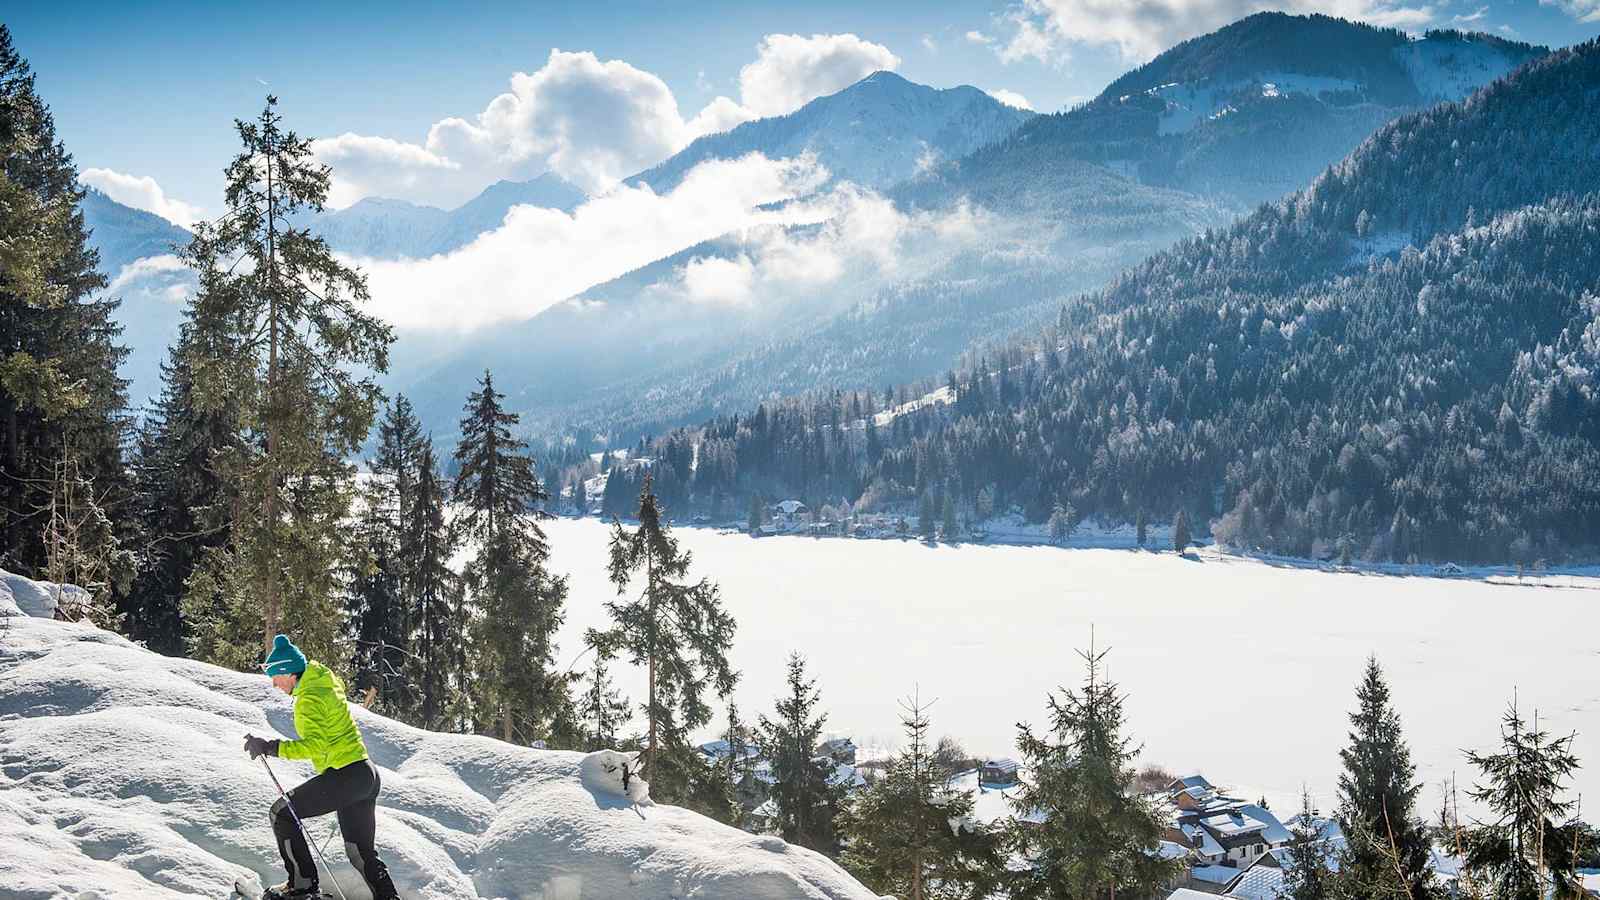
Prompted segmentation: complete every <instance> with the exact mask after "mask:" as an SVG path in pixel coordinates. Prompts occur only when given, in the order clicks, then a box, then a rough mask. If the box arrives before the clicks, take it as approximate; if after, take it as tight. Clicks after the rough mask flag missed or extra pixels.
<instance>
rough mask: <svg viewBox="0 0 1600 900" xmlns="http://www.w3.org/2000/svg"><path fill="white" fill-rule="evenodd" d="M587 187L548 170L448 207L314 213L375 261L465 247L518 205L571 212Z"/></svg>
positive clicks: (344, 248)
mask: <svg viewBox="0 0 1600 900" xmlns="http://www.w3.org/2000/svg"><path fill="white" fill-rule="evenodd" d="M583 200H584V194H583V191H581V190H579V189H578V188H576V187H575V186H573V185H572V184H570V183H568V182H566V181H564V180H562V179H561V178H560V177H559V176H556V175H552V174H549V173H546V174H544V175H540V176H539V177H538V178H534V179H532V180H530V181H497V182H495V183H494V184H491V185H489V186H488V187H486V188H484V189H483V191H482V192H481V193H479V194H478V196H476V197H474V198H472V199H471V200H468V201H467V202H466V203H463V204H462V205H460V206H458V207H456V208H455V209H452V210H449V211H445V210H442V209H438V208H435V207H432V206H420V205H418V204H415V203H408V202H406V201H404V200H389V199H386V198H383V197H367V198H365V199H363V200H360V201H358V202H356V203H354V204H352V205H350V206H348V207H346V208H344V209H341V210H338V211H336V212H329V213H324V214H322V215H319V216H314V217H308V218H307V220H306V223H305V224H309V225H310V226H311V227H312V228H313V229H314V230H315V231H316V232H317V233H318V234H320V235H322V236H323V238H324V239H325V240H327V242H328V246H330V247H332V248H333V249H335V250H338V251H340V252H343V253H348V254H351V255H353V256H363V257H368V258H371V259H399V258H401V257H409V258H413V259H415V258H420V257H426V256H432V255H434V254H436V253H449V252H450V251H452V250H457V249H460V248H461V247H465V246H466V245H467V244H470V243H472V241H473V240H475V239H476V238H477V237H478V236H479V235H481V234H483V233H484V232H486V231H493V230H494V229H496V228H499V227H500V225H501V224H502V223H504V222H505V219H506V214H507V213H509V212H510V211H511V209H512V207H516V206H538V207H543V208H546V209H559V210H561V211H563V212H571V211H572V210H574V209H576V208H577V207H578V205H579V204H580V203H582V202H583Z"/></svg>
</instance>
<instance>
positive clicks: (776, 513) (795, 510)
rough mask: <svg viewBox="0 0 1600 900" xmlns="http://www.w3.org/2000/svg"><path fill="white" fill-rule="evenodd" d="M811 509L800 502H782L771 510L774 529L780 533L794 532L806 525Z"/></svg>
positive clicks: (775, 504) (773, 505) (774, 505)
mask: <svg viewBox="0 0 1600 900" xmlns="http://www.w3.org/2000/svg"><path fill="white" fill-rule="evenodd" d="M810 511H811V510H810V507H808V506H806V505H805V504H804V503H802V502H801V501H799V500H780V501H778V502H777V503H774V504H772V508H771V509H770V510H769V512H770V514H771V516H772V522H771V523H770V524H771V525H772V527H773V528H774V529H776V530H778V531H793V530H795V529H796V528H799V527H800V526H801V525H803V524H805V521H804V520H805V518H806V515H807V514H808V513H809V512H810Z"/></svg>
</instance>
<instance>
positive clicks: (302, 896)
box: [261, 884, 333, 900]
mask: <svg viewBox="0 0 1600 900" xmlns="http://www.w3.org/2000/svg"><path fill="white" fill-rule="evenodd" d="M332 896H333V895H332V894H325V893H323V892H322V891H321V889H319V888H318V887H317V886H316V885H312V886H311V887H306V888H292V887H289V885H288V884H280V885H278V886H277V887H269V888H267V889H266V890H264V891H262V892H261V900H321V898H323V897H332Z"/></svg>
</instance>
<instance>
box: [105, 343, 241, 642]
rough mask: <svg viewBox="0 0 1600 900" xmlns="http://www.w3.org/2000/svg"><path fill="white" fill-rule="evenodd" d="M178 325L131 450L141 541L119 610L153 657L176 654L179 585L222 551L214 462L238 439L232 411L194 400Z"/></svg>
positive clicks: (223, 502)
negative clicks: (210, 407)
mask: <svg viewBox="0 0 1600 900" xmlns="http://www.w3.org/2000/svg"><path fill="white" fill-rule="evenodd" d="M189 334H190V329H189V328H188V327H184V328H183V329H182V330H181V331H180V333H179V337H178V341H177V343H176V344H174V345H173V347H172V348H171V349H170V350H169V352H168V360H167V362H165V363H164V364H163V365H162V367H161V382H162V388H161V395H160V397H159V398H157V400H156V402H155V405H154V406H153V407H152V408H151V409H150V410H149V412H148V413H147V414H146V415H145V419H144V422H143V424H142V426H141V428H140V431H139V438H138V441H137V442H136V444H135V446H134V454H133V460H132V465H131V469H132V472H133V481H134V498H135V499H134V503H133V505H132V512H133V516H134V518H135V519H136V521H137V530H138V532H139V533H140V534H141V535H142V536H143V537H142V538H141V541H140V546H139V547H138V548H137V550H136V552H137V555H138V559H139V562H138V568H137V572H136V573H135V576H134V583H133V587H132V589H130V590H129V592H128V594H129V602H128V603H127V605H125V607H124V612H125V614H126V620H125V622H126V627H127V629H128V635H129V636H130V637H132V638H134V639H135V640H140V641H144V642H145V644H146V646H148V647H150V649H152V650H155V651H157V652H159V653H165V654H168V655H177V654H181V653H183V651H184V649H185V647H186V646H187V645H188V641H189V638H190V635H189V632H188V628H187V625H186V623H185V621H184V618H183V614H182V601H183V596H184V592H185V585H186V584H187V582H188V580H189V576H190V575H191V574H192V573H193V572H194V571H195V568H196V567H197V566H198V565H199V564H200V562H201V560H202V559H204V558H205V557H206V556H207V554H209V553H213V552H216V551H217V550H219V549H221V548H222V547H225V546H227V544H228V536H229V532H230V524H231V518H230V515H229V510H230V509H231V508H232V506H233V497H234V496H235V492H234V490H233V486H232V485H230V484H228V482H227V481H226V480H225V479H224V478H223V477H222V476H221V475H220V474H219V473H218V471H217V467H216V461H217V459H218V458H219V457H220V456H221V455H223V454H224V453H225V452H227V451H228V450H229V448H230V447H232V446H233V445H234V444H236V442H237V441H238V434H237V432H236V431H235V429H234V424H235V422H236V421H237V413H236V411H233V410H221V411H215V412H205V411H203V410H201V409H200V408H199V407H198V406H197V405H196V403H195V400H194V381H193V378H192V377H191V373H190V371H189V366H188V362H187V359H188V355H189V351H188V343H189V340H190V337H189Z"/></svg>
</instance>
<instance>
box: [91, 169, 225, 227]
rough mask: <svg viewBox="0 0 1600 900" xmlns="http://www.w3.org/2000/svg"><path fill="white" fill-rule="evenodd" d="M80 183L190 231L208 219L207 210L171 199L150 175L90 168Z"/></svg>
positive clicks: (125, 204) (174, 198)
mask: <svg viewBox="0 0 1600 900" xmlns="http://www.w3.org/2000/svg"><path fill="white" fill-rule="evenodd" d="M78 180H79V181H81V182H83V183H84V184H86V185H88V186H90V187H93V188H98V189H100V190H101V191H103V192H104V193H105V195H106V196H107V197H110V198H111V199H113V200H115V201H117V202H118V203H121V204H122V205H124V206H131V207H133V208H134V209H142V210H144V211H145V212H151V213H155V214H156V215H158V216H160V217H161V218H163V219H166V220H167V221H168V222H171V223H172V224H174V225H177V226H179V227H180V228H188V227H189V226H191V225H193V224H194V223H195V222H198V221H199V220H201V219H203V218H205V210H203V209H201V208H200V207H198V206H195V205H194V204H192V203H185V202H183V201H182V200H179V199H178V198H176V197H169V196H167V192H166V191H164V190H162V189H161V185H159V184H157V183H156V180H155V179H154V178H151V177H150V176H148V175H128V174H125V173H123V172H118V171H115V170H112V169H97V168H90V169H84V170H83V171H82V172H79V173H78Z"/></svg>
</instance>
